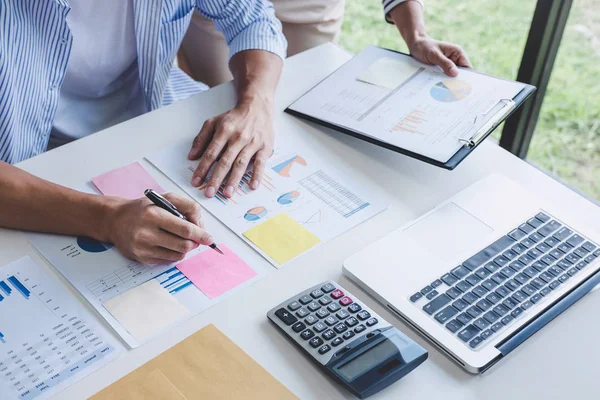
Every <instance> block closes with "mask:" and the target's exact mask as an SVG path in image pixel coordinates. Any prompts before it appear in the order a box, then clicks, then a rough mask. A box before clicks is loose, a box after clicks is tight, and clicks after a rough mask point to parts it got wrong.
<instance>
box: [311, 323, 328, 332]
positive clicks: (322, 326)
mask: <svg viewBox="0 0 600 400" xmlns="http://www.w3.org/2000/svg"><path fill="white" fill-rule="evenodd" d="M312 328H313V329H314V330H315V332H323V331H324V330H325V329H327V325H325V324H324V323H322V322H320V321H319V322H317V323H316V324H315V325H314V326H313V327H312Z"/></svg>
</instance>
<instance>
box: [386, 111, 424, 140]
mask: <svg viewBox="0 0 600 400" xmlns="http://www.w3.org/2000/svg"><path fill="white" fill-rule="evenodd" d="M426 122H427V118H425V112H424V111H423V110H417V109H415V110H412V111H411V112H409V113H408V114H407V115H405V116H404V117H403V118H402V119H401V120H400V121H398V122H397V123H396V125H394V126H393V127H392V129H391V132H406V133H412V134H416V135H425V134H424V133H423V132H421V131H419V126H420V125H421V124H423V123H426Z"/></svg>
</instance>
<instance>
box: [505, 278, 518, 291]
mask: <svg viewBox="0 0 600 400" xmlns="http://www.w3.org/2000/svg"><path fill="white" fill-rule="evenodd" d="M519 286H521V284H520V283H519V282H517V281H516V280H514V279H510V280H508V281H506V283H505V284H504V287H505V288H507V289H508V290H510V291H511V292H512V291H515V290H517V289H518V288H519Z"/></svg>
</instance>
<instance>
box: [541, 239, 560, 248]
mask: <svg viewBox="0 0 600 400" xmlns="http://www.w3.org/2000/svg"><path fill="white" fill-rule="evenodd" d="M544 244H545V245H546V246H548V247H550V248H552V247H554V246H556V245H557V244H558V240H556V239H554V238H553V237H549V238H547V239H546V240H544Z"/></svg>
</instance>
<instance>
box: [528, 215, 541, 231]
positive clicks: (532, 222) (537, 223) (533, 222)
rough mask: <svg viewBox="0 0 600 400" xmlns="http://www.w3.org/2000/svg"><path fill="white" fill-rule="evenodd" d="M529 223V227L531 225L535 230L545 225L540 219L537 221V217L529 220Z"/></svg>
mask: <svg viewBox="0 0 600 400" xmlns="http://www.w3.org/2000/svg"><path fill="white" fill-rule="evenodd" d="M527 223H528V224H529V225H531V226H532V227H534V228H539V227H540V226H542V225H543V224H544V223H543V222H542V221H540V220H539V219H537V218H536V217H533V218H531V219H528V220H527Z"/></svg>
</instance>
